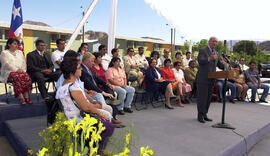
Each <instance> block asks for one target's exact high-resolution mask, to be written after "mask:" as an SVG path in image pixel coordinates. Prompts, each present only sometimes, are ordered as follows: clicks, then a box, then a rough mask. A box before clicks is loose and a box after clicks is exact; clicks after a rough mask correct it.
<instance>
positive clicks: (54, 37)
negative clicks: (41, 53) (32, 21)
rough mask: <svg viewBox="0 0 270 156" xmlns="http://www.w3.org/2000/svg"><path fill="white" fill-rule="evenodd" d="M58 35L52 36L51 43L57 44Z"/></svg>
mask: <svg viewBox="0 0 270 156" xmlns="http://www.w3.org/2000/svg"><path fill="white" fill-rule="evenodd" d="M56 40H57V34H51V42H56Z"/></svg>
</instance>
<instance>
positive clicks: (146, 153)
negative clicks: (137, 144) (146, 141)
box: [140, 146, 154, 156]
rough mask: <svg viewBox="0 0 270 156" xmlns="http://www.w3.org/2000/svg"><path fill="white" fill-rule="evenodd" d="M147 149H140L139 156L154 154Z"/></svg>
mask: <svg viewBox="0 0 270 156" xmlns="http://www.w3.org/2000/svg"><path fill="white" fill-rule="evenodd" d="M148 148H149V147H148V146H147V147H146V148H145V147H141V153H140V156H150V155H153V154H154V152H153V150H151V149H148Z"/></svg>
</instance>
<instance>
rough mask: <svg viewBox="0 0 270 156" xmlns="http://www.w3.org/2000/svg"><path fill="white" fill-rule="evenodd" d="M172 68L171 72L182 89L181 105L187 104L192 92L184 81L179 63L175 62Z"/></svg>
mask: <svg viewBox="0 0 270 156" xmlns="http://www.w3.org/2000/svg"><path fill="white" fill-rule="evenodd" d="M173 66H174V68H173V69H172V71H173V72H174V75H175V78H176V80H177V81H178V83H179V86H181V88H182V92H183V93H182V96H183V103H186V104H188V103H190V102H189V98H190V93H191V91H192V89H191V86H190V84H188V83H187V82H186V80H185V77H184V72H183V71H182V69H181V63H180V62H175V63H174V64H173Z"/></svg>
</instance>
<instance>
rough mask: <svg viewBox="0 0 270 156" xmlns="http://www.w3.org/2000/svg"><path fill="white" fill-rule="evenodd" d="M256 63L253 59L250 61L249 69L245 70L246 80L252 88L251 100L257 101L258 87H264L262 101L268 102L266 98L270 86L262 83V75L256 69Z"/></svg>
mask: <svg viewBox="0 0 270 156" xmlns="http://www.w3.org/2000/svg"><path fill="white" fill-rule="evenodd" d="M255 68H256V63H255V62H254V61H251V62H250V63H249V69H247V70H246V71H245V76H246V82H247V85H248V87H249V88H251V89H252V95H251V102H252V103H255V98H256V93H257V89H260V88H261V89H263V94H262V96H261V98H260V102H264V103H268V102H267V101H266V98H267V96H268V92H269V86H267V85H265V84H262V83H261V79H260V76H259V74H258V72H257V71H255Z"/></svg>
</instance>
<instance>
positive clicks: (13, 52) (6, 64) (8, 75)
mask: <svg viewBox="0 0 270 156" xmlns="http://www.w3.org/2000/svg"><path fill="white" fill-rule="evenodd" d="M18 44H19V41H18V40H17V39H16V38H10V39H8V41H7V44H6V50H4V51H2V53H1V55H0V59H1V64H2V67H1V80H2V81H4V82H7V81H9V82H12V85H13V88H14V93H15V97H19V99H20V103H21V104H22V105H25V104H26V103H29V104H32V101H31V100H30V96H29V95H30V93H31V89H32V80H31V78H30V76H29V75H28V74H27V73H26V63H25V58H24V55H23V52H22V51H20V50H18Z"/></svg>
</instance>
